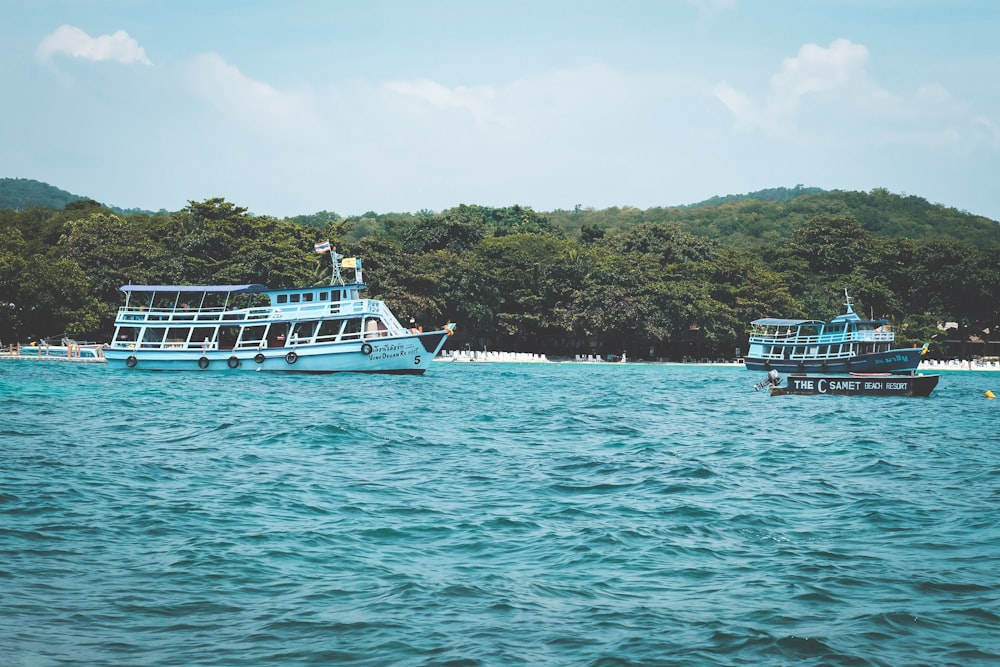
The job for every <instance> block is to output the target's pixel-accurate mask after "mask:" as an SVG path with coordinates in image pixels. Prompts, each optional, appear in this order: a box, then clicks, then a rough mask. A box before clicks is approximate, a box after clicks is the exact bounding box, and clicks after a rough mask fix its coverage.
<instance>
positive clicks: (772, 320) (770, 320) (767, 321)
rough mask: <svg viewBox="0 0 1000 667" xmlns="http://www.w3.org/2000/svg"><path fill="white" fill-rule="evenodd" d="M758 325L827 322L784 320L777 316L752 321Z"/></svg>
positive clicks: (775, 325)
mask: <svg viewBox="0 0 1000 667" xmlns="http://www.w3.org/2000/svg"><path fill="white" fill-rule="evenodd" d="M750 324H752V325H753V326H758V327H797V326H800V325H802V324H825V322H823V320H783V319H780V318H777V317H765V318H763V319H759V320H754V321H753V322H751V323H750Z"/></svg>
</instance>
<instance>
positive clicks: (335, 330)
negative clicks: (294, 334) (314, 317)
mask: <svg viewBox="0 0 1000 667" xmlns="http://www.w3.org/2000/svg"><path fill="white" fill-rule="evenodd" d="M343 323H344V321H343V320H323V321H322V322H320V324H319V335H318V336H317V337H316V340H317V341H325V340H335V339H336V338H337V334H339V333H340V327H341V325H342V324H343Z"/></svg>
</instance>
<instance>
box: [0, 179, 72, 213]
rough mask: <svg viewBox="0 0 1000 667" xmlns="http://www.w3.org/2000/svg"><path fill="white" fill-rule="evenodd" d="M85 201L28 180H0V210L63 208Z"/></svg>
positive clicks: (51, 186)
mask: <svg viewBox="0 0 1000 667" xmlns="http://www.w3.org/2000/svg"><path fill="white" fill-rule="evenodd" d="M78 199H86V197H81V196H80V195H74V194H72V193H69V192H66V191H65V190H60V189H59V188H57V187H55V186H54V185H49V184H48V183H42V182H41V181H34V180H32V179H30V178H0V209H4V208H7V209H11V210H14V211H20V210H23V209H26V208H36V207H44V208H55V209H60V208H65V207H66V204H68V203H70V202H72V201H77V200H78Z"/></svg>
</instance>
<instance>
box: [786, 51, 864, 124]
mask: <svg viewBox="0 0 1000 667" xmlns="http://www.w3.org/2000/svg"><path fill="white" fill-rule="evenodd" d="M867 62H868V49H867V48H866V47H865V46H864V45H863V44H855V43H853V42H851V41H849V40H846V39H837V40H834V41H833V42H832V43H831V44H830V46H829V47H828V48H823V47H822V46H817V45H816V44H803V45H802V47H801V48H800V49H799V53H798V55H797V56H796V57H794V58H785V60H784V62H782V64H781V71H779V72H778V73H777V74H775V75H774V76H773V77H771V98H770V102H771V106H772V107H773V108H774V109H775V110H776V111H780V112H791V111H795V110H796V109H798V107H799V105H800V104H801V103H802V100H803V98H805V97H807V96H810V95H822V94H824V93H830V92H833V91H837V90H843V89H847V88H851V87H858V86H864V85H865V84H866V76H865V70H864V66H865V64H866V63H867Z"/></svg>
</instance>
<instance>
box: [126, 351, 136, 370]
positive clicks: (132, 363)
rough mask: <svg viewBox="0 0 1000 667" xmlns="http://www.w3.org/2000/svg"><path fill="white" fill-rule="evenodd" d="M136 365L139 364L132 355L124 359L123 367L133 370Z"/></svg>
mask: <svg viewBox="0 0 1000 667" xmlns="http://www.w3.org/2000/svg"><path fill="white" fill-rule="evenodd" d="M137 363H139V360H138V359H136V358H135V355H134V354H130V355H128V358H127V359H125V365H126V366H128V367H129V368H135V365H136V364H137Z"/></svg>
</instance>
